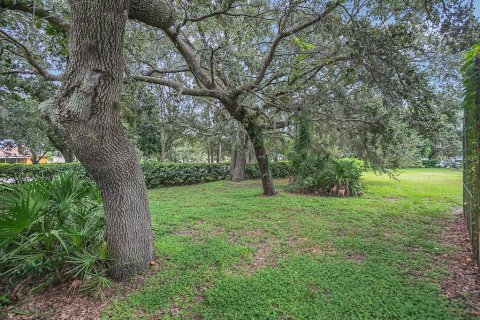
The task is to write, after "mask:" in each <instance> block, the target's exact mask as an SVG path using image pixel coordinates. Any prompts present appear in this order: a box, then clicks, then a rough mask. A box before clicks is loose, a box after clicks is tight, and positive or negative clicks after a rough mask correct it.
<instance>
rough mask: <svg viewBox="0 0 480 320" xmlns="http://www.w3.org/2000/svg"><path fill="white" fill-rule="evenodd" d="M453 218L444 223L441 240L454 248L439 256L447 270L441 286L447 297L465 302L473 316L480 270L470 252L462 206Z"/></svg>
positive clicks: (478, 309) (479, 309) (478, 305)
mask: <svg viewBox="0 0 480 320" xmlns="http://www.w3.org/2000/svg"><path fill="white" fill-rule="evenodd" d="M452 214H453V215H454V219H453V220H451V221H448V222H446V223H445V224H444V227H443V231H442V234H441V238H442V241H443V242H444V243H445V244H448V245H454V246H455V247H456V248H455V250H454V251H452V252H448V253H446V254H443V255H442V256H441V257H439V260H441V263H442V264H444V267H445V268H447V269H448V270H449V271H450V275H449V276H448V277H447V279H445V280H443V281H442V283H441V284H440V287H441V289H442V291H443V293H444V295H445V297H446V298H447V299H449V300H450V301H452V302H458V303H461V304H463V305H465V306H466V308H467V311H468V312H469V313H470V314H471V315H472V316H480V274H479V269H478V266H477V262H476V260H475V256H474V255H473V251H472V246H471V244H470V239H469V236H468V231H467V227H466V224H465V220H464V217H463V213H462V210H461V209H458V210H455V211H454V212H453V213H452Z"/></svg>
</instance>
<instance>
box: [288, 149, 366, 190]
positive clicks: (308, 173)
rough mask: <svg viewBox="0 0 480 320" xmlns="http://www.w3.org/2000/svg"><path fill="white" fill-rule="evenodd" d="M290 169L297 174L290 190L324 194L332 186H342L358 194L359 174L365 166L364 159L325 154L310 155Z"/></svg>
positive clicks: (360, 187) (359, 187)
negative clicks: (302, 162) (300, 164)
mask: <svg viewBox="0 0 480 320" xmlns="http://www.w3.org/2000/svg"><path fill="white" fill-rule="evenodd" d="M306 162H307V161H306ZM292 170H295V171H296V172H297V175H296V181H295V183H293V184H292V185H291V186H290V188H289V189H290V190H291V191H300V192H315V193H320V194H326V193H328V192H329V190H330V189H331V188H332V187H334V186H337V187H340V186H343V187H345V188H346V189H347V190H348V193H349V194H350V195H353V196H358V195H359V194H361V192H362V184H361V176H362V173H364V172H365V171H366V170H367V167H366V165H365V162H364V161H362V160H359V159H356V158H338V159H337V158H334V157H332V156H329V155H326V156H321V157H317V158H316V159H314V158H312V157H310V158H309V159H308V162H307V163H305V164H303V165H302V166H300V167H299V168H298V167H297V168H292Z"/></svg>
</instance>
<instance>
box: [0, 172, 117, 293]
mask: <svg viewBox="0 0 480 320" xmlns="http://www.w3.org/2000/svg"><path fill="white" fill-rule="evenodd" d="M108 268H109V259H108V252H107V247H106V243H105V241H104V218H103V213H102V210H101V199H100V194H99V192H98V189H97V188H96V186H95V185H94V184H93V183H92V182H90V181H89V180H86V179H79V177H78V176H77V175H76V174H74V173H72V172H66V173H62V174H60V175H57V176H54V177H53V178H52V179H50V180H47V179H37V180H35V181H32V182H28V183H19V184H0V277H2V278H3V279H6V278H7V277H8V279H9V280H10V281H17V280H19V279H27V278H28V279H31V280H32V281H34V282H37V283H38V286H37V287H35V288H42V287H44V286H46V285H48V284H51V283H53V282H57V281H65V280H69V279H72V280H73V279H75V280H79V281H81V289H100V288H101V287H103V286H106V285H109V284H110V281H109V280H108V279H107V278H106V276H105V273H106V271H107V270H108ZM35 288H34V289H35Z"/></svg>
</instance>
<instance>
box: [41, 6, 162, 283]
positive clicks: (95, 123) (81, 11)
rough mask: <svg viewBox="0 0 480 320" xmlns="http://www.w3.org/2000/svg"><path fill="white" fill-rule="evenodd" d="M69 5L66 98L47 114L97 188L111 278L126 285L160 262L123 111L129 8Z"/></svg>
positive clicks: (58, 99)
mask: <svg viewBox="0 0 480 320" xmlns="http://www.w3.org/2000/svg"><path fill="white" fill-rule="evenodd" d="M69 4H70V7H71V16H72V20H71V29H70V56H69V58H70V59H69V64H68V70H67V74H66V77H65V82H64V84H63V88H62V90H61V93H60V94H59V95H58V96H57V97H56V98H55V99H54V100H53V101H51V100H50V101H49V102H46V103H45V104H44V105H43V106H42V109H43V110H44V112H47V113H48V114H49V117H50V119H51V121H52V123H53V124H54V125H55V127H56V128H57V129H58V130H59V131H60V132H61V133H62V135H63V136H64V137H65V139H66V141H67V143H68V145H69V146H70V147H71V149H72V150H73V152H74V153H75V154H76V156H77V158H78V159H79V161H80V162H81V163H82V164H83V166H84V167H85V169H86V170H87V171H88V173H89V174H90V176H91V177H92V178H93V179H94V180H95V181H96V183H97V184H98V187H99V189H100V193H101V195H102V199H103V205H104V210H105V225H106V240H107V244H108V248H109V254H110V256H111V258H113V267H112V269H111V270H110V275H111V276H112V277H113V278H115V279H118V280H122V279H125V278H128V277H130V276H131V275H133V274H135V273H138V272H140V271H142V270H145V269H147V268H148V264H149V261H151V260H152V259H153V257H154V249H153V235H152V230H151V222H150V213H149V209H148V203H147V193H146V187H145V181H144V177H143V173H142V171H141V169H140V165H139V163H138V159H137V156H136V153H135V150H134V148H133V146H132V145H131V144H130V142H129V140H128V138H127V135H126V134H125V132H124V130H123V127H122V123H121V121H120V113H119V105H118V101H119V100H120V94H121V89H122V82H123V67H124V66H123V54H122V49H123V38H124V30H125V24H126V21H127V15H128V12H129V8H130V2H129V1H128V0H103V1H77V0H70V1H69ZM135 10H136V11H135V14H134V16H133V17H134V18H135V19H140V18H141V17H140V14H141V8H139V7H136V8H135ZM139 12H140V13H139ZM139 17H140V18H139Z"/></svg>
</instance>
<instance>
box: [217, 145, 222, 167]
mask: <svg viewBox="0 0 480 320" xmlns="http://www.w3.org/2000/svg"><path fill="white" fill-rule="evenodd" d="M220 162H222V143H221V142H220V143H219V144H218V147H217V163H220Z"/></svg>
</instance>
